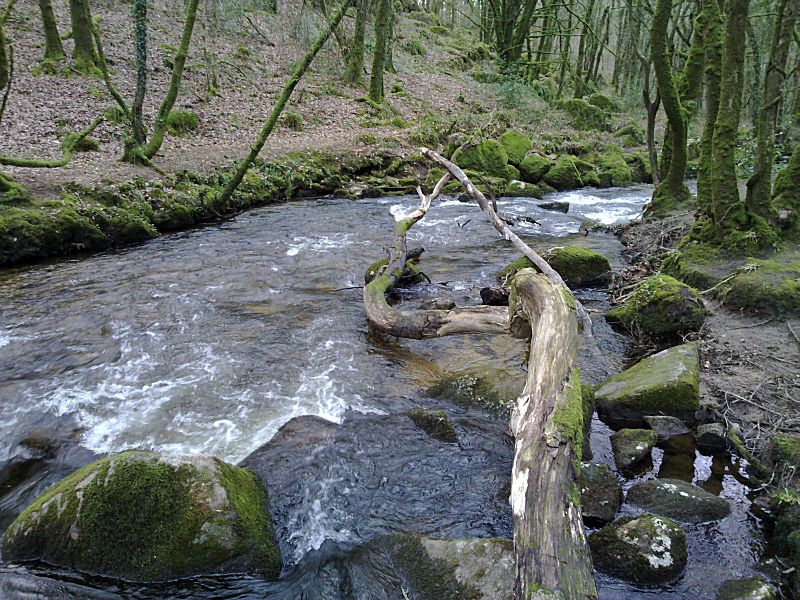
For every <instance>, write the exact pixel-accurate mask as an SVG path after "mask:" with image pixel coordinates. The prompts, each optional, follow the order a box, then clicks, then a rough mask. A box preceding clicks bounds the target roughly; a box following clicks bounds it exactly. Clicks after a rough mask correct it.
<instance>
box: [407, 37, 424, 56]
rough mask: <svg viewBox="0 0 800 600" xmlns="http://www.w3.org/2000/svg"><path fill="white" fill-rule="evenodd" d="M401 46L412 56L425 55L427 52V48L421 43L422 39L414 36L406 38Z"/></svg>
mask: <svg viewBox="0 0 800 600" xmlns="http://www.w3.org/2000/svg"><path fill="white" fill-rule="evenodd" d="M403 48H404V49H405V51H406V52H408V53H409V54H411V55H412V56H425V55H426V54H427V53H428V51H427V49H426V48H425V44H423V43H422V40H420V39H419V38H416V37H415V38H411V39H410V40H408V41H407V42H406V43H405V45H404V46H403Z"/></svg>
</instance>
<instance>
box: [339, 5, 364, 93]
mask: <svg viewBox="0 0 800 600" xmlns="http://www.w3.org/2000/svg"><path fill="white" fill-rule="evenodd" d="M368 8H369V0H358V3H357V5H356V22H355V26H354V30H353V41H352V43H351V44H350V51H349V52H348V53H347V60H346V63H345V69H344V82H345V83H348V84H360V83H362V82H363V78H364V77H363V73H364V35H365V33H366V31H367V9H368Z"/></svg>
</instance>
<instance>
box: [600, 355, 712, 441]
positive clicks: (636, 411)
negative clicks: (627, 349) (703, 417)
mask: <svg viewBox="0 0 800 600" xmlns="http://www.w3.org/2000/svg"><path fill="white" fill-rule="evenodd" d="M594 397H595V404H596V406H597V412H598V414H599V415H600V418H601V419H603V421H605V422H606V423H608V424H609V425H611V426H612V427H640V426H642V425H643V424H644V417H645V416H646V415H648V416H649V415H668V416H672V417H677V418H679V419H682V420H688V421H693V420H694V414H695V412H696V411H697V409H698V408H699V406H700V358H699V354H698V350H697V344H696V343H694V342H692V343H688V344H682V345H680V346H675V347H673V348H667V349H666V350H662V351H661V352H659V353H658V354H654V355H653V356H650V357H648V358H645V359H644V360H642V361H641V362H638V363H636V364H635V365H634V366H632V367H631V368H630V369H628V370H626V371H623V372H622V373H619V374H617V375H614V376H613V377H610V378H609V379H607V380H606V381H604V382H603V383H601V384H600V386H599V387H598V388H597V389H596V390H595V394H594Z"/></svg>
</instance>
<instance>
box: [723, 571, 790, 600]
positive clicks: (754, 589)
mask: <svg viewBox="0 0 800 600" xmlns="http://www.w3.org/2000/svg"><path fill="white" fill-rule="evenodd" d="M776 598H777V596H776V595H775V588H773V587H772V586H771V585H770V584H769V583H767V581H766V580H765V579H764V578H763V577H762V576H761V575H753V576H752V577H745V578H744V579H728V580H727V581H723V582H722V585H721V586H720V588H719V591H718V592H717V599H716V600H776Z"/></svg>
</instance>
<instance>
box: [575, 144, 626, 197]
mask: <svg viewBox="0 0 800 600" xmlns="http://www.w3.org/2000/svg"><path fill="white" fill-rule="evenodd" d="M596 162H597V168H598V169H599V172H598V178H599V181H600V186H601V187H611V186H617V185H628V184H629V183H630V182H631V181H632V179H633V174H632V173H631V169H630V167H629V166H628V163H626V162H625V157H624V156H623V154H622V150H620V149H619V147H618V146H609V147H608V149H606V151H605V152H603V153H602V154H601V155H600V156H598V157H597V161H596ZM584 183H586V178H585V177H584Z"/></svg>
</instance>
